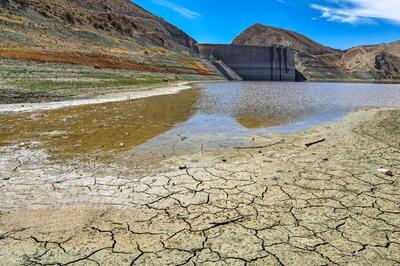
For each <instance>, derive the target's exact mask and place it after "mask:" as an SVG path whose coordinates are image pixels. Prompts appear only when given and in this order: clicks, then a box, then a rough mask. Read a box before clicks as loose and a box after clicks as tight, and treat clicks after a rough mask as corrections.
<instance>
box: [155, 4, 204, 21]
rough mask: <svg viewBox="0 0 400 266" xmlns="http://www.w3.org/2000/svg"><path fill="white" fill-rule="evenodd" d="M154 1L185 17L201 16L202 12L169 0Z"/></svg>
mask: <svg viewBox="0 0 400 266" xmlns="http://www.w3.org/2000/svg"><path fill="white" fill-rule="evenodd" d="M152 1H153V2H154V3H156V4H157V5H160V6H163V7H166V8H169V9H171V10H173V11H175V12H177V13H179V14H181V15H182V16H184V17H187V18H198V17H201V14H200V13H198V12H195V11H192V10H190V9H188V8H186V7H183V6H180V5H178V4H175V3H172V2H170V1H167V0H152Z"/></svg>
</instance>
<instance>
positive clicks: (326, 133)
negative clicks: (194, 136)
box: [0, 85, 400, 265]
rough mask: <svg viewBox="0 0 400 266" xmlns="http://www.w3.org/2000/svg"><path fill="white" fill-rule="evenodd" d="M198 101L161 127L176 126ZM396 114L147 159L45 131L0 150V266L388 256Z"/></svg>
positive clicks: (395, 224)
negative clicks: (71, 143) (72, 145)
mask: <svg viewBox="0 0 400 266" xmlns="http://www.w3.org/2000/svg"><path fill="white" fill-rule="evenodd" d="M207 86H211V85H207ZM394 91H395V90H393V93H395V92H394ZM184 92H186V93H188V94H191V93H193V91H190V90H188V91H184ZM198 93H199V92H198ZM201 93H204V91H203V92H200V95H198V97H202V96H201ZM188 98H190V99H192V98H193V97H192V96H191V95H190V96H189V95H188ZM258 98H260V97H258ZM363 99H366V100H368V101H370V100H369V98H368V97H365V98H363ZM388 99H389V100H392V99H393V95H392V96H391V97H388ZM170 100H171V101H172V99H170ZM330 102H332V100H330ZM179 103H180V104H181V102H180V101H179ZM197 103H198V102H197ZM197 103H196V104H197ZM131 104H132V103H131ZM176 104H178V103H173V102H172V103H171V105H172V106H176ZM368 104H369V103H368ZM158 105H159V104H156V106H158ZM190 105H191V103H187V106H189V107H190ZM382 105H384V104H382ZM388 105H391V104H388ZM187 106H186V107H185V106H182V107H180V108H182V109H184V108H188V109H191V108H189V107H187ZM371 106H373V104H371ZM360 107H361V106H360ZM191 110H193V109H191ZM194 110H195V111H194V112H193V113H191V112H190V111H189V112H188V114H189V115H188V117H187V118H185V117H183V118H182V117H178V119H172V120H175V121H183V122H178V123H177V122H174V123H166V124H169V125H170V124H173V125H182V123H183V124H184V123H185V121H187V120H185V119H189V120H190V118H191V117H193V115H194V114H196V110H199V109H194ZM58 111H59V112H62V110H61V109H60V110H58ZM46 112H47V111H46ZM143 112H144V114H147V111H143ZM70 113H71V116H74V113H73V112H70ZM86 113H87V112H86ZM178 113H179V112H178ZM107 114H108V113H105V114H103V115H102V116H100V117H105V116H106V115H107ZM336 114H339V113H336ZM19 115H27V114H19ZM30 115H32V114H30ZM45 115H46V114H45ZM119 115H120V116H122V114H119ZM60 116H61V114H60ZM154 116H155V117H158V119H159V117H160V115H154ZM174 116H175V115H174ZM177 116H179V115H177ZM55 117H56V116H55ZM241 117H244V115H241ZM257 117H262V116H261V115H257ZM288 119H289V120H291V119H292V117H289V118H288ZM304 119H305V120H307V119H309V118H307V117H306V116H305V118H304ZM399 119H400V111H399V110H398V109H396V108H392V109H391V108H381V109H363V110H359V111H358V112H354V113H352V114H350V115H348V116H346V117H345V118H344V119H342V120H340V121H336V122H330V123H327V124H324V125H321V126H318V127H314V128H313V129H310V130H307V131H306V132H294V133H290V134H281V133H279V131H278V133H275V134H272V135H269V138H265V137H255V141H252V140H250V141H249V143H245V144H246V145H249V147H250V145H251V148H244V149H229V148H227V149H211V148H210V149H207V148H205V149H198V150H197V149H194V150H192V152H191V153H190V154H188V153H184V152H183V153H179V152H177V153H176V154H171V155H169V156H167V158H164V159H159V160H155V161H152V158H153V157H154V154H152V153H145V152H144V153H143V154H138V153H137V152H136V151H135V152H133V151H132V149H128V148H127V147H130V145H132V147H134V146H135V145H137V144H130V143H128V142H127V144H126V145H124V147H117V146H118V145H119V144H120V143H118V142H120V140H119V139H118V140H117V141H116V142H117V144H116V147H114V146H112V145H105V146H104V147H102V149H99V148H98V147H96V148H95V149H94V148H93V147H92V146H91V145H89V144H90V143H91V142H87V143H88V144H87V146H84V145H81V146H79V147H77V148H76V149H77V151H76V150H75V151H74V150H72V149H71V150H69V149H67V148H66V147H67V145H64V144H63V143H62V142H61V143H57V142H53V141H54V140H52V139H50V140H46V139H39V140H40V142H35V141H34V139H30V140H31V141H28V139H29V138H27V139H26V140H24V144H16V143H14V144H13V145H3V147H1V157H0V176H1V177H2V180H0V197H1V201H0V210H1V214H0V245H1V249H0V262H1V263H0V264H2V265H3V264H4V265H20V264H29V265H30V264H32V265H49V264H54V265H98V264H100V265H110V264H113V265H136V264H138V265H155V264H156V265H168V264H169V265H185V264H187V265H194V264H202V265H203V264H204V265H221V264H230V265H236V264H237V265H243V264H250V265H257V264H258V265H299V264H305V265H322V264H329V265H331V264H340V265H341V264H352V265H365V264H377V263H380V264H383V265H397V264H399V263H400V257H399V253H398V250H399V249H400V205H399V204H400V192H399V185H400V184H399V182H400V181H399V180H400V179H399V175H398V173H399V172H400V156H399V154H400V141H399V139H400V120H399ZM129 121H130V120H129ZM164 121H165V120H164ZM264 121H267V122H268V124H265V122H264ZM264 121H263V122H262V123H261V124H264V126H265V125H267V126H268V125H276V124H275V123H276V122H273V123H270V122H269V121H268V120H267V119H265V120H264ZM298 121H299V120H298ZM308 121H310V120H308ZM154 123H155V124H160V122H159V120H157V119H155V120H154ZM67 124H68V122H67ZM85 124H88V121H85V119H82V124H81V125H85ZM126 124H129V123H126ZM254 124H256V125H259V124H260V122H259V120H258V121H257V123H252V125H254ZM278 124H279V123H278ZM55 125H57V123H55ZM289 125H290V126H296V127H297V126H299V125H296V124H295V123H292V124H289ZM126 126H128V125H126ZM38 127H39V128H38V129H36V131H40V127H44V125H41V126H38ZM71 127H73V126H71ZM284 127H286V126H284ZM284 127H282V128H283V130H285V132H286V130H287V129H286V128H284ZM27 128H29V125H27ZM93 128H95V127H93ZM106 128H107V127H106ZM167 128H169V127H167ZM175 128H176V126H175ZM282 128H281V129H279V130H282ZM67 129H68V127H67ZM89 129H90V127H89ZM275 129H276V128H275ZM171 130H172V131H173V130H174V127H171V128H170V129H162V130H161V131H162V132H166V133H168V131H171ZM32 131H34V130H32ZM275 131H277V130H275ZM51 132H54V130H53V131H51ZM56 132H57V131H56ZM110 132H111V131H110ZM122 132H124V131H122ZM153 132H154V131H153ZM254 132H255V134H256V135H257V134H259V132H260V131H259V130H258V129H257V130H256V131H254ZM128 133H129V134H128V136H130V135H131V134H133V133H130V132H128ZM53 134H54V135H55V136H57V134H55V133H53ZM75 134H78V133H77V132H75ZM168 134H170V132H169V133H168ZM39 135H40V134H39ZM39 135H37V136H39ZM50 135H51V134H50ZM106 135H107V134H106ZM125 135H126V134H125ZM261 136H263V135H262V133H261ZM181 137H182V138H183V137H184V136H182V135H181ZM14 139H18V138H14ZM55 139H59V137H56V138H55ZM85 139H90V138H89V137H86V138H85ZM107 139H108V138H105V140H107ZM9 140H10V139H9ZM9 140H8V141H9ZM322 140H324V141H322ZM97 141H98V142H101V139H99V138H98V140H97ZM93 142H95V141H93ZM145 142H146V141H145ZM176 142H177V143H180V142H184V141H182V140H181V139H179V140H177V141H176ZM253 142H254V143H253ZM43 143H47V144H43ZM49 143H53V144H52V145H54V148H53V149H55V150H57V149H61V150H63V149H64V150H63V151H64V152H65V153H66V154H68V153H69V154H74V156H66V157H64V156H61V155H60V153H59V152H56V151H54V152H53V151H49V150H50V148H49V147H50V146H47V145H50V144H49ZM82 143H84V142H82ZM233 144H235V145H236V144H238V142H236V141H234V142H233ZM254 144H256V145H254ZM306 144H310V145H308V147H306ZM312 144H313V145H312ZM255 146H259V148H253V147H255ZM81 147H86V148H85V149H83V148H81ZM79 149H82V150H79ZM120 149H122V150H120ZM134 150H135V149H134ZM382 169H387V170H388V171H383V170H382Z"/></svg>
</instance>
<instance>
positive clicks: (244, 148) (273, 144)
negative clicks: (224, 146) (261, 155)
mask: <svg viewBox="0 0 400 266" xmlns="http://www.w3.org/2000/svg"><path fill="white" fill-rule="evenodd" d="M282 143H285V140H284V139H282V140H280V141H278V142H275V143H272V144H268V145H262V146H250V147H234V149H236V150H250V149H263V148H268V147H271V146H275V145H278V144H282Z"/></svg>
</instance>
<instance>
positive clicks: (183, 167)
mask: <svg viewBox="0 0 400 266" xmlns="http://www.w3.org/2000/svg"><path fill="white" fill-rule="evenodd" d="M185 169H187V167H186V165H181V166H179V170H185Z"/></svg>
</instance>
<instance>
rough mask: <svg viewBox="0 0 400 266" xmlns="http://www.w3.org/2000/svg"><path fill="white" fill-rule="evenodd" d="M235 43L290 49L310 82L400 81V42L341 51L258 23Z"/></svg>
mask: <svg viewBox="0 0 400 266" xmlns="http://www.w3.org/2000/svg"><path fill="white" fill-rule="evenodd" d="M232 43H233V44H246V45H283V46H288V47H290V48H291V49H292V50H293V51H295V53H296V69H297V70H298V71H299V72H300V73H301V75H303V76H304V77H305V78H306V79H307V80H380V81H397V80H400V64H399V62H400V42H394V43H390V44H381V45H372V46H359V47H354V48H351V49H348V50H346V51H341V50H337V49H334V48H330V47H327V46H324V45H321V44H319V43H317V42H315V41H313V40H311V39H309V38H308V37H306V36H304V35H302V34H299V33H296V32H294V31H289V30H284V29H279V28H275V27H269V26H265V25H262V24H255V25H254V26H251V27H250V28H248V29H246V30H245V31H243V32H242V33H241V34H240V35H239V36H238V37H237V38H235V39H234V40H233V42H232Z"/></svg>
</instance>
